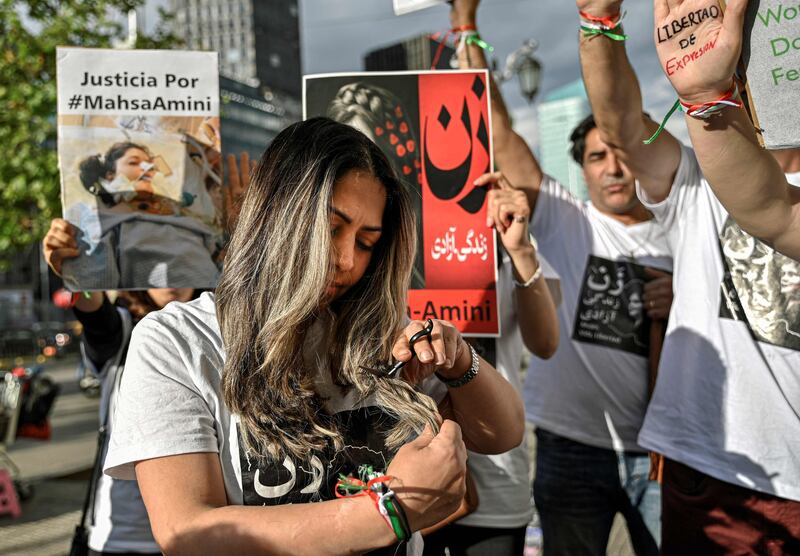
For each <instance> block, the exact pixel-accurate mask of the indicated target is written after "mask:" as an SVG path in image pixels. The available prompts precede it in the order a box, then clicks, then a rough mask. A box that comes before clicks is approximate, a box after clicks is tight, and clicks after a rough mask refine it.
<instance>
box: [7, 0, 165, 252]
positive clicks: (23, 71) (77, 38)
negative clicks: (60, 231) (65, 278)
mask: <svg viewBox="0 0 800 556" xmlns="http://www.w3.org/2000/svg"><path fill="white" fill-rule="evenodd" d="M143 3H144V0H0V268H2V267H4V266H5V265H7V264H8V261H9V257H11V256H12V255H13V254H14V253H15V252H17V251H18V250H20V249H22V248H23V247H25V246H27V245H30V244H31V243H34V242H37V241H39V240H40V239H41V238H42V237H43V236H44V234H45V232H46V231H47V228H48V227H49V225H50V220H51V219H53V218H54V217H58V216H60V215H61V202H60V198H59V193H60V185H59V175H58V159H57V155H56V46H81V47H106V48H107V47H112V46H114V45H116V44H119V43H120V42H121V40H122V39H124V38H125V29H124V27H125V26H124V25H123V23H124V22H125V21H126V14H127V13H128V11H129V10H131V9H134V8H136V7H138V6H140V5H142V4H143ZM160 15H161V24H160V25H159V27H158V28H157V29H156V30H155V31H154V32H153V33H152V34H151V35H149V36H145V35H143V34H142V33H139V35H138V38H137V41H136V45H135V47H136V48H170V47H175V46H178V44H179V41H178V40H177V39H176V37H175V36H174V35H172V34H171V32H169V31H168V23H169V19H170V17H169V15H168V14H166V13H164V12H163V11H162V12H161V14H160Z"/></svg>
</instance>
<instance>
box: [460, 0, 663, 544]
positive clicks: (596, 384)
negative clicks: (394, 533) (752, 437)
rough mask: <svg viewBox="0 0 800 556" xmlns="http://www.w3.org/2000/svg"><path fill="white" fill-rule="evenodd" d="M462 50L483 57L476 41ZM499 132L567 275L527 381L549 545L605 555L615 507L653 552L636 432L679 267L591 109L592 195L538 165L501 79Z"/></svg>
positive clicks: (541, 236)
mask: <svg viewBox="0 0 800 556" xmlns="http://www.w3.org/2000/svg"><path fill="white" fill-rule="evenodd" d="M476 11H477V1H476V0H456V1H455V2H454V4H453V13H452V16H451V20H452V24H453V27H454V28H460V29H467V30H470V31H471V30H473V29H475V15H476ZM461 57H462V60H463V59H464V58H467V59H468V61H469V65H470V66H471V67H486V64H485V58H484V55H483V52H482V51H481V49H480V48H478V47H477V46H475V45H474V44H465V45H464V50H463V51H462V56H461ZM492 135H493V142H494V153H495V162H496V163H497V165H498V167H499V169H500V170H501V171H502V172H503V174H504V175H505V176H506V177H507V178H508V180H509V181H511V182H512V183H514V184H515V185H516V186H517V187H519V188H522V189H524V190H525V192H526V194H527V196H528V200H529V204H530V205H531V206H532V207H533V214H532V220H531V231H532V233H533V235H534V237H535V238H536V240H537V242H538V247H539V252H540V253H541V254H542V256H543V258H544V259H545V260H547V261H548V262H549V263H550V265H551V266H552V267H553V268H554V269H555V271H556V272H557V273H558V275H559V278H560V281H561V282H560V284H561V285H560V287H561V292H562V296H561V297H562V302H561V304H560V306H559V307H558V315H559V326H560V343H559V346H558V349H557V350H556V353H555V354H554V355H553V357H552V358H551V359H549V360H546V361H545V360H542V359H537V358H534V359H533V361H532V364H531V367H530V369H529V370H528V375H527V378H526V383H525V402H526V403H525V405H526V410H527V415H528V419H529V420H530V421H531V422H533V423H534V424H535V425H536V426H537V439H538V440H537V456H536V457H537V461H536V478H535V481H534V499H535V503H536V507H537V509H538V511H539V514H540V517H541V522H542V532H543V541H544V551H545V554H598V555H599V554H605V552H606V546H607V544H608V537H609V533H610V530H611V525H612V523H613V520H614V516H615V514H617V513H622V514H623V515H624V517H625V518H626V520H627V522H628V529H629V531H630V533H631V538H632V541H633V545H634V547H635V549H636V551H637V553H638V554H657V553H658V541H659V529H660V527H659V517H660V502H659V496H660V490H659V487H658V484H657V483H656V482H654V481H648V471H649V458H648V455H647V453H646V451H645V450H644V449H643V448H641V447H640V446H639V445H638V443H637V442H636V437H637V435H638V433H639V428H640V426H641V424H642V421H643V419H644V414H645V409H646V406H647V399H648V354H649V329H650V322H651V319H652V318H657V319H666V317H667V315H668V313H669V305H670V303H671V299H672V287H671V279H670V278H669V276H668V275H667V274H666V273H665V272H658V271H655V270H653V267H654V268H659V269H662V270H666V271H669V270H671V268H672V258H671V252H670V249H669V247H668V245H667V240H666V236H665V235H664V232H663V230H662V229H661V228H660V227H659V226H658V225H657V224H656V223H655V222H654V221H653V220H652V215H651V214H650V213H649V212H648V211H647V210H646V209H645V208H644V207H643V206H642V205H641V203H640V202H639V201H638V199H637V198H636V192H635V188H634V178H633V176H632V174H631V172H630V171H629V170H628V169H627V168H626V167H625V165H623V164H621V163H620V162H619V160H618V159H617V158H616V157H615V156H614V154H613V152H612V151H611V149H610V148H609V146H608V145H605V144H604V143H603V142H602V141H600V139H599V133H598V131H597V130H596V129H594V123H593V121H592V120H591V118H589V119H587V120H586V121H585V122H583V123H582V124H581V125H580V126H579V127H578V129H576V131H575V133H574V134H573V140H574V148H573V155H574V157H575V158H576V160H577V161H578V163H579V164H581V165H582V166H583V169H584V176H585V178H586V182H587V186H588V189H589V195H590V198H591V202H590V203H585V202H583V201H581V200H579V199H576V198H574V197H573V196H572V195H571V194H570V193H569V192H568V191H567V190H566V189H565V188H564V187H562V186H561V185H560V184H559V183H557V182H556V181H555V180H553V179H552V178H550V177H548V176H545V175H544V174H543V173H542V170H541V169H540V167H539V165H538V163H537V161H536V159H535V157H534V156H533V154H532V153H531V151H530V149H529V147H528V146H527V144H526V143H525V141H524V140H523V139H522V138H521V137H520V136H519V135H517V134H516V133H515V132H514V131H513V129H512V127H511V121H510V118H509V115H508V113H507V111H506V108H505V106H504V104H503V101H502V97H501V96H500V94H499V91H497V89H496V87H495V88H493V89H492ZM495 178H496V176H493V175H491V174H490V175H487V176H484V177H483V178H481V180H479V181H478V182H476V183H477V184H478V185H482V184H489V183H491V182H492V180H493V179H495ZM648 267H650V268H648ZM648 281H649V284H648V285H647V286H645V282H648Z"/></svg>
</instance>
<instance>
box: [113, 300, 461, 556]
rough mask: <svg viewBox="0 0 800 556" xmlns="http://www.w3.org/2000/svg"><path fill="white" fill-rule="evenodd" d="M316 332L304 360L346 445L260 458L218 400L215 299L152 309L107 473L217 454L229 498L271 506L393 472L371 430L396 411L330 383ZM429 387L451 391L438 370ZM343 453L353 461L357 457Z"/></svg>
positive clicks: (124, 387) (134, 355)
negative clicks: (355, 478) (301, 456)
mask: <svg viewBox="0 0 800 556" xmlns="http://www.w3.org/2000/svg"><path fill="white" fill-rule="evenodd" d="M321 328H322V327H315V329H321ZM316 332H317V331H316V330H314V329H312V333H309V340H308V341H307V343H306V348H305V353H304V357H305V358H306V363H307V364H309V365H315V366H316V367H317V368H318V369H320V373H319V374H318V375H317V378H316V386H315V388H316V390H317V393H319V394H320V395H321V396H323V397H326V398H328V399H327V401H326V402H325V407H326V410H327V411H329V412H330V413H331V414H334V415H336V416H337V418H339V419H340V420H341V421H345V420H346V421H347V423H348V426H347V429H346V430H344V428H343V430H342V432H343V433H344V434H345V444H346V445H347V449H346V450H345V451H342V452H338V453H333V451H332V450H330V451H326V452H325V453H316V452H315V453H312V454H309V456H310V457H309V459H308V461H301V462H297V461H293V460H292V458H289V457H287V458H285V459H284V460H283V461H282V462H281V463H279V464H277V463H275V462H272V463H270V462H263V461H259V460H257V459H256V458H252V454H249V453H246V452H245V450H244V449H243V446H240V443H239V434H238V419H237V418H236V417H235V416H233V415H231V413H230V411H229V410H228V408H227V407H226V406H225V404H224V402H223V400H222V399H221V398H220V392H221V384H220V379H221V371H222V368H223V361H224V354H223V347H222V338H221V337H220V331H219V325H218V322H217V317H216V311H215V306H214V296H213V294H211V293H204V294H203V295H201V296H200V297H199V298H198V299H197V300H195V301H192V302H189V303H171V304H169V305H168V306H167V307H166V308H164V309H162V310H161V311H158V312H154V313H150V314H149V315H148V316H147V317H145V318H144V319H142V320H141V321H140V322H139V324H138V325H137V326H136V328H135V329H134V332H133V338H132V340H131V344H130V348H129V351H128V359H127V363H126V365H125V374H124V376H123V378H122V384H121V386H120V401H119V406H118V409H117V412H116V415H115V416H114V431H113V434H112V436H111V442H110V446H109V450H108V456H107V457H106V461H105V471H106V473H107V474H109V475H111V476H112V477H114V478H119V479H134V478H135V475H134V463H135V462H137V461H141V460H147V459H152V458H158V457H164V456H170V455H177V454H188V453H196V452H214V453H218V454H219V459H220V464H221V466H222V474H223V479H224V482H225V490H226V493H227V497H228V502H229V503H230V504H234V505H259V506H261V505H270V506H273V505H282V504H288V503H305V502H316V501H320V500H323V499H331V498H333V493H332V490H333V486H334V484H335V483H336V480H337V478H338V474H339V473H340V472H344V473H345V474H347V473H348V472H355V471H356V469H355V467H357V465H358V464H371V465H373V466H374V467H375V468H376V469H386V467H387V460H388V459H389V456H390V454H388V453H386V454H385V455H384V453H382V452H381V450H382V449H383V446H382V437H381V436H380V435H379V434H375V432H374V431H376V430H382V429H383V428H384V427H386V425H387V424H388V423H389V422H390V418H389V417H388V416H387V415H386V414H385V413H383V412H382V411H381V410H379V409H378V408H377V407H376V404H375V401H374V399H372V398H367V399H366V400H364V401H363V402H361V403H356V402H357V399H356V398H357V396H356V395H355V393H354V392H348V393H347V394H346V395H343V394H342V392H341V390H340V389H339V388H338V387H337V386H335V385H334V384H333V382H332V379H331V377H330V373H329V372H327V366H326V365H325V364H322V363H321V359H320V358H321V357H324V353H325V350H324V349H319V348H320V346H321V345H322V343H323V342H324V341H325V338H324V334H322V333H316ZM322 369H325V371H324V372H323V371H322ZM422 386H423V391H425V392H426V393H429V394H431V395H432V396H433V397H434V399H435V400H436V401H437V402H438V401H441V399H442V398H443V397H444V393H445V392H446V388H444V386H443V385H442V384H441V383H440V382H439V381H438V380H437V379H436V378H435V377H430V378H429V379H427V380H426V381H425V382H424V383H423V385H422ZM345 458H352V462H353V464H352V465H351V464H350V463H348V462H347V461H345ZM350 467H354V468H353V469H350ZM376 511H377V510H376ZM420 549H421V536H419V535H418V534H417V535H415V536H414V539H412V542H411V543H409V546H408V553H409V554H415V553H417V552H418V551H419V550H420ZM392 550H394V549H393V548H392Z"/></svg>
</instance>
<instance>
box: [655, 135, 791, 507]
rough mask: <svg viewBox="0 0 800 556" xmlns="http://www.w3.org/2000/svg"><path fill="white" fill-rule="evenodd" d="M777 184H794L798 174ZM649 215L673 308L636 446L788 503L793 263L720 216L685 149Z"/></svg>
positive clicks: (718, 206) (720, 210) (724, 214)
mask: <svg viewBox="0 0 800 556" xmlns="http://www.w3.org/2000/svg"><path fill="white" fill-rule="evenodd" d="M787 179H789V181H790V182H791V183H794V184H796V185H800V174H794V175H787ZM639 197H640V198H641V199H642V201H643V202H646V201H647V197H646V195H645V193H644V191H642V190H641V189H640V190H639ZM649 208H650V209H651V210H652V211H653V212H654V213H655V214H656V217H657V218H658V219H659V221H660V222H661V223H662V224H663V226H664V228H665V229H666V230H667V233H668V235H669V238H670V242H671V244H672V245H674V247H675V255H676V257H675V276H674V289H675V300H674V302H673V305H672V315H671V317H670V321H669V326H668V328H667V339H666V342H665V344H664V351H663V352H662V355H661V367H660V371H659V377H658V383H657V385H656V390H655V393H654V395H653V399H652V401H651V402H650V407H649V409H648V411H647V418H646V420H645V423H644V426H643V428H642V432H641V434H640V435H639V442H640V443H641V444H642V445H643V446H646V447H647V448H650V449H652V450H655V451H657V452H660V453H662V454H664V455H665V456H667V457H668V458H670V459H673V460H676V461H679V462H681V463H684V464H686V465H688V466H690V467H693V468H695V469H697V470H699V471H702V472H703V473H706V474H707V475H711V476H712V477H715V478H717V479H719V480H722V481H726V482H728V483H732V484H735V485H739V486H743V487H746V488H750V489H754V490H759V491H762V492H767V493H770V494H775V495H777V496H780V497H783V498H789V499H792V500H800V263H798V262H797V261H794V260H792V259H789V258H788V257H785V256H783V255H780V254H779V253H776V252H775V251H773V250H772V249H770V248H769V247H767V246H766V245H764V244H763V243H761V242H760V241H758V240H755V239H754V238H752V237H751V236H749V235H748V234H746V233H745V232H743V231H742V230H741V228H739V226H738V225H736V224H735V223H734V222H733V220H732V219H730V217H729V216H728V213H727V212H726V211H725V209H724V208H723V207H722V205H721V204H720V202H719V201H718V200H717V198H716V197H715V196H714V192H713V191H712V190H711V188H710V187H709V185H708V183H707V182H706V181H705V179H704V178H703V176H702V175H701V171H700V167H699V165H698V163H697V160H696V158H695V156H694V153H693V152H692V151H691V150H690V149H684V151H683V154H682V157H681V162H680V166H679V167H678V171H677V174H676V176H675V181H674V183H673V186H672V190H671V191H670V194H669V197H668V198H667V199H666V200H664V201H663V202H661V203H658V204H651V205H649ZM723 252H724V256H725V261H723ZM726 267H727V268H729V269H730V277H729V278H730V279H725V269H726ZM723 289H724V291H725V292H726V295H725V296H723V295H722V291H723ZM748 321H749V323H750V326H749V327H748V325H747V322H748ZM754 337H755V338H759V341H756V340H754Z"/></svg>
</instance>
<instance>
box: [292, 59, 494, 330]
mask: <svg viewBox="0 0 800 556" xmlns="http://www.w3.org/2000/svg"><path fill="white" fill-rule="evenodd" d="M488 78H489V76H488V72H487V71H486V70H469V71H453V72H450V71H447V72H445V71H422V72H369V73H351V74H325V75H307V76H305V77H304V79H303V117H304V118H310V117H314V116H328V117H331V118H333V119H335V120H337V121H341V122H343V123H347V124H349V125H352V126H353V127H356V128H358V129H360V130H361V131H363V132H364V133H366V134H367V135H368V136H369V137H370V138H371V139H373V140H374V141H375V142H376V143H377V144H378V146H380V147H381V148H382V149H383V151H384V152H385V153H386V155H387V157H388V158H389V160H390V161H391V162H392V164H393V165H394V167H395V170H396V172H397V174H398V176H399V177H400V178H401V179H402V180H403V181H404V182H405V183H406V185H407V186H408V187H409V188H410V190H411V196H412V199H413V200H414V203H413V204H414V206H415V210H416V212H417V214H418V221H417V236H418V240H419V243H418V248H417V259H416V263H415V267H414V272H413V275H412V282H411V290H410V291H409V305H408V314H409V317H410V318H412V319H420V320H424V319H426V318H438V319H444V320H448V321H450V322H452V323H453V324H454V325H455V326H456V327H458V329H459V330H460V331H461V332H463V333H464V334H466V335H471V336H498V335H499V334H500V319H499V315H498V307H497V299H498V295H497V261H496V257H495V253H496V239H495V234H494V231H493V230H492V229H489V228H487V227H486V194H487V190H486V188H483V187H475V186H474V185H473V181H474V180H475V179H476V178H477V177H478V176H480V175H481V174H483V173H485V172H488V171H489V169H490V168H491V167H492V147H491V133H490V130H491V121H490V119H489V118H490V110H489V87H488Z"/></svg>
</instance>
